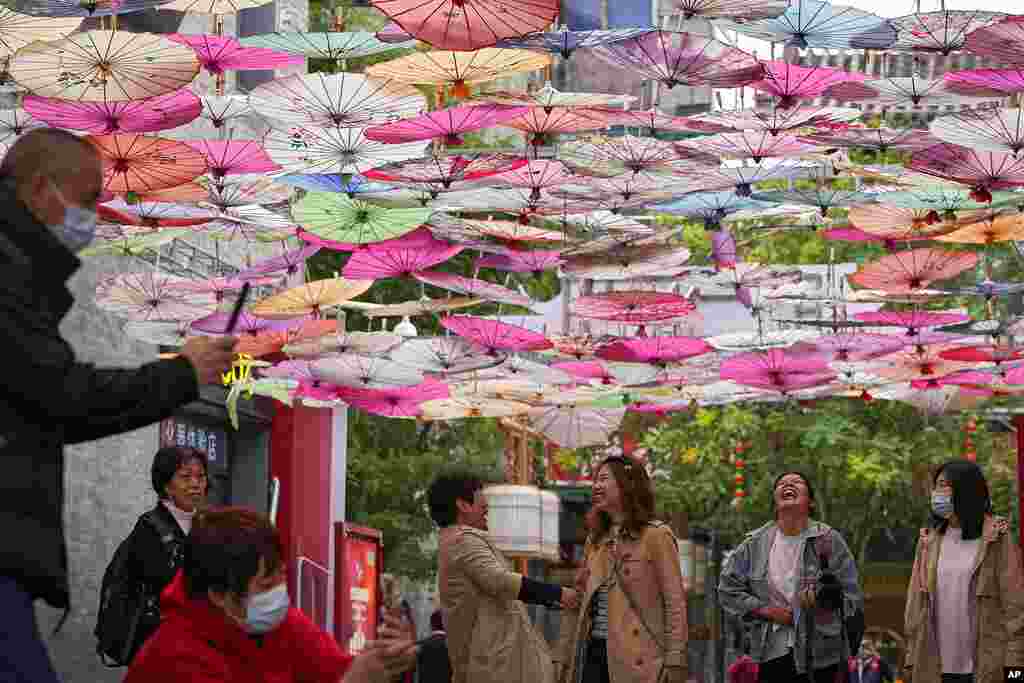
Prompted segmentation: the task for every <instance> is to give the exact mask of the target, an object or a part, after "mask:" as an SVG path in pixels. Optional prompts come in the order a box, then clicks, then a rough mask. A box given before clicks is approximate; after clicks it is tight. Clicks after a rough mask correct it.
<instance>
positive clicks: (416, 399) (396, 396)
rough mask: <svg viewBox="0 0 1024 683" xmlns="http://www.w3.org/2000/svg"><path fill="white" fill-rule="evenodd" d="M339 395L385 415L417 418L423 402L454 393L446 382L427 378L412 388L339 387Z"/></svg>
mask: <svg viewBox="0 0 1024 683" xmlns="http://www.w3.org/2000/svg"><path fill="white" fill-rule="evenodd" d="M337 395H338V398H340V399H341V400H342V401H344V402H345V403H347V404H349V405H350V406H352V407H353V408H359V409H360V410H364V411H366V412H368V413H372V414H374V415H383V416H384V417H416V416H417V415H419V412H420V404H422V403H424V402H426V401H433V400H437V399H444V398H448V397H449V396H451V389H450V388H449V387H448V385H447V384H445V383H444V382H440V381H438V380H436V379H432V378H429V377H428V378H427V379H425V380H423V381H422V382H420V383H419V384H416V385H413V386H411V387H395V388H393V389H362V388H358V389H357V388H355V387H339V388H338V392H337Z"/></svg>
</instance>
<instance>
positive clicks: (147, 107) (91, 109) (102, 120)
mask: <svg viewBox="0 0 1024 683" xmlns="http://www.w3.org/2000/svg"><path fill="white" fill-rule="evenodd" d="M23 106H24V107H25V111H27V112H28V113H30V114H31V115H32V116H34V117H35V118H36V119H38V120H40V121H45V122H46V123H48V124H50V125H51V126H59V127H61V128H69V129H72V130H79V131H84V132H87V133H95V134H98V135H107V134H110V133H154V132H157V131H161V130H170V129H171V128H177V127H178V126H184V125H185V124H187V123H189V122H191V121H193V120H195V119H197V118H199V113H200V112H201V111H202V103H201V102H200V101H199V98H198V97H197V96H196V95H194V94H193V93H192V92H191V91H190V90H178V91H176V92H172V93H168V94H167V95H157V96H156V97H147V98H146V99H142V100H135V101H131V102H74V101H68V100H64V99H56V98H50V97H39V96H37V95H26V96H25V98H24V100H23Z"/></svg>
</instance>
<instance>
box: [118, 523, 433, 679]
mask: <svg viewBox="0 0 1024 683" xmlns="http://www.w3.org/2000/svg"><path fill="white" fill-rule="evenodd" d="M283 558H284V552H283V548H282V545H281V540H280V537H279V536H278V534H277V531H276V530H275V529H274V527H273V526H272V525H271V524H270V522H269V520H268V519H267V518H266V517H265V516H263V515H260V514H258V513H255V512H251V511H249V510H245V509H242V508H223V509H218V510H208V511H206V512H203V513H201V514H200V515H197V516H196V518H195V519H193V522H192V531H191V533H190V534H189V537H188V540H187V541H186V545H185V558H184V565H183V568H182V572H181V573H179V574H178V576H177V577H175V579H174V581H173V582H172V583H171V585H170V586H168V587H167V590H165V591H164V594H163V598H162V606H161V612H162V615H163V621H162V622H161V624H160V628H159V629H158V630H157V632H156V633H155V634H154V636H153V637H152V638H151V639H150V640H149V641H148V642H147V643H146V644H145V645H144V646H143V648H142V650H140V651H139V654H138V655H137V656H136V658H135V660H134V661H133V662H132V665H131V667H129V669H128V675H127V676H126V677H125V679H124V683H183V682H185V681H187V682H188V683H378V682H379V683H387V682H388V681H390V680H391V679H392V678H394V676H395V675H397V674H399V673H401V672H403V671H406V670H408V669H409V668H410V667H411V666H412V665H413V663H414V662H415V656H416V648H415V646H414V644H413V643H412V642H409V641H408V640H398V639H397V637H398V635H399V632H398V630H397V628H395V626H396V625H395V624H391V623H389V624H387V625H385V626H384V627H383V628H382V630H381V636H382V640H380V641H378V642H377V643H375V644H374V645H372V646H371V648H370V649H369V650H368V651H367V652H365V653H364V654H362V655H360V656H359V657H357V658H355V659H354V660H352V659H350V658H349V657H347V656H346V655H344V654H342V652H341V649H340V648H339V647H338V644H337V643H336V642H335V640H334V638H333V637H332V636H330V635H329V634H327V633H325V632H323V631H322V630H320V629H319V628H318V627H317V626H316V625H315V624H313V622H311V621H310V620H309V619H308V618H307V617H306V616H305V615H304V614H303V613H302V612H301V611H299V610H297V609H295V608H293V607H291V606H290V604H289V599H288V587H287V584H286V575H285V567H284V561H283Z"/></svg>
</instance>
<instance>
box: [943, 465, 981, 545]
mask: <svg viewBox="0 0 1024 683" xmlns="http://www.w3.org/2000/svg"><path fill="white" fill-rule="evenodd" d="M940 474H944V475H946V480H947V481H948V482H949V485H950V486H951V487H952V488H953V511H954V512H955V513H956V516H957V518H958V519H959V520H960V529H961V532H962V533H963V539H964V540H965V541H970V540H973V539H975V538H981V532H982V529H983V528H984V526H985V515H986V514H990V513H991V512H992V497H991V496H990V495H989V492H988V482H986V481H985V474H984V473H983V472H982V471H981V468H980V467H978V465H977V463H973V462H971V461H970V460H950V461H949V462H947V463H946V464H944V465H943V466H942V467H940V468H939V469H938V470H937V471H936V472H935V476H934V477H932V486H933V487H934V486H935V482H937V481H938V480H939V475H940ZM931 524H932V527H933V528H935V529H938V530H940V531H941V532H942V533H945V532H946V528H947V527H948V526H949V520H948V519H943V518H942V517H939V516H938V515H936V514H935V513H932V515H931Z"/></svg>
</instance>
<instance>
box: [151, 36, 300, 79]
mask: <svg viewBox="0 0 1024 683" xmlns="http://www.w3.org/2000/svg"><path fill="white" fill-rule="evenodd" d="M166 38H167V39H168V40H173V41H174V42H175V43H181V44H182V45H188V46H189V47H190V48H192V50H193V51H194V52H195V53H196V57H197V58H198V59H199V63H200V64H202V66H203V68H204V69H206V70H207V71H209V72H210V73H212V74H217V75H219V74H223V73H224V72H225V71H248V70H252V69H261V70H262V69H284V68H287V67H290V66H302V65H303V64H305V60H306V58H305V57H304V56H302V55H292V54H288V53H285V52H277V51H275V50H268V49H266V48H262V47H245V46H244V45H242V44H241V43H239V42H238V41H237V40H235V39H234V38H227V37H224V36H206V35H183V34H181V33H172V34H170V35H168V36H166Z"/></svg>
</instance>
